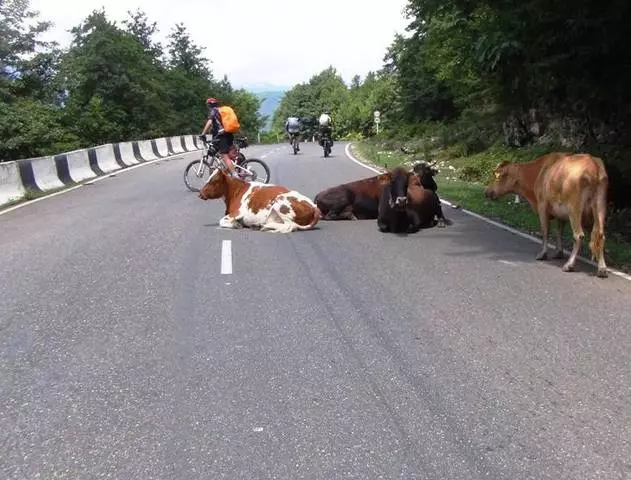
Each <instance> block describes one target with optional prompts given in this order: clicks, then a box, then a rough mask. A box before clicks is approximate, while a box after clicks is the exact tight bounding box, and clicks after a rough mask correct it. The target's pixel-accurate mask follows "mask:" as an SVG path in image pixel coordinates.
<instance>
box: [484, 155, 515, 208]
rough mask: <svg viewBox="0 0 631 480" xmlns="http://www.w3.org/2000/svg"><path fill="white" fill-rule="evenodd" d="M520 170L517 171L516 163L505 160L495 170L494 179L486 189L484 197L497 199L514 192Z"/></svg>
mask: <svg viewBox="0 0 631 480" xmlns="http://www.w3.org/2000/svg"><path fill="white" fill-rule="evenodd" d="M517 174H518V172H516V171H515V165H514V164H513V163H510V162H507V161H503V162H501V163H500V164H499V165H498V166H497V167H496V168H495V170H493V180H492V181H491V183H490V184H489V186H488V187H486V190H484V197H485V198H490V199H491V200H497V199H498V198H500V197H502V196H504V195H506V194H507V193H514V192H515V186H516V185H517V180H518V175H517Z"/></svg>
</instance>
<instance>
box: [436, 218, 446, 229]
mask: <svg viewBox="0 0 631 480" xmlns="http://www.w3.org/2000/svg"><path fill="white" fill-rule="evenodd" d="M436 226H437V227H438V228H445V227H446V226H447V225H446V224H445V221H444V220H442V219H441V220H438V225H436Z"/></svg>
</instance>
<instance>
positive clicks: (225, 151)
mask: <svg viewBox="0 0 631 480" xmlns="http://www.w3.org/2000/svg"><path fill="white" fill-rule="evenodd" d="M206 106H207V107H208V120H207V121H206V125H204V129H203V130H202V133H201V135H200V137H202V136H204V135H206V132H207V131H208V130H210V134H211V135H212V136H213V142H214V143H216V145H217V150H219V153H221V158H222V159H223V161H224V163H225V164H226V167H227V168H228V171H229V172H230V175H232V176H233V177H238V174H237V172H236V170H235V168H234V163H233V162H232V158H230V154H229V152H230V150H231V148H232V146H233V143H234V134H232V133H227V132H225V131H224V129H223V124H222V123H221V114H220V113H219V109H218V107H219V101H218V100H217V99H216V98H212V97H210V98H208V99H206Z"/></svg>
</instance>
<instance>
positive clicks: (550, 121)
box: [502, 108, 618, 149]
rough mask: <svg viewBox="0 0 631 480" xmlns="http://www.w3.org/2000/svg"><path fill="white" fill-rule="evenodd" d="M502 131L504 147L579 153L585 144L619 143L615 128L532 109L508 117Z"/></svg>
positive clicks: (583, 117)
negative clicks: (558, 147) (556, 148)
mask: <svg viewBox="0 0 631 480" xmlns="http://www.w3.org/2000/svg"><path fill="white" fill-rule="evenodd" d="M502 127H503V130H504V135H505V138H506V143H507V144H508V145H511V146H514V147H523V146H525V145H529V144H533V143H539V144H559V145H561V146H563V147H565V148H568V149H580V148H582V147H583V146H585V145H586V144H587V143H593V142H595V143H615V142H616V141H617V140H618V138H617V137H618V136H617V134H616V131H615V129H614V128H611V127H609V126H607V125H605V124H604V123H602V122H598V123H596V124H594V123H593V122H590V121H589V117H587V116H582V117H578V116H574V117H572V116H563V117H559V116H552V115H549V114H545V113H543V112H542V111H541V110H538V109H534V108H532V109H530V110H528V111H527V112H524V113H514V114H511V115H509V117H508V118H507V119H506V120H505V121H504V123H503V125H502Z"/></svg>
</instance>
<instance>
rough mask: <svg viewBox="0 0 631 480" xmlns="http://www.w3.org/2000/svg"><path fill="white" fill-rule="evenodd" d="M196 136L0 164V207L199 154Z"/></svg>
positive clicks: (100, 147) (108, 146)
mask: <svg viewBox="0 0 631 480" xmlns="http://www.w3.org/2000/svg"><path fill="white" fill-rule="evenodd" d="M202 148H203V145H202V144H201V142H200V141H199V140H198V138H197V135H182V136H178V137H167V138H154V139H151V140H137V141H133V142H122V143H108V144H107V145H99V146H97V147H91V148H85V149H82V150H75V151H73V152H66V153H61V154H59V155H51V156H48V157H38V158H25V159H22V160H15V161H11V162H0V205H4V204H7V203H9V202H13V201H17V200H20V199H21V198H22V197H24V195H25V194H26V192H27V191H28V190H31V191H35V192H38V193H41V192H46V191H49V190H57V189H60V188H64V187H71V186H73V185H77V184H78V183H81V182H84V181H86V180H90V179H92V178H96V177H100V176H103V175H108V174H110V173H112V172H115V171H117V170H121V169H124V168H128V167H131V166H134V165H138V164H139V163H144V162H149V161H151V160H157V159H159V158H166V157H170V156H173V155H179V154H182V153H187V152H194V151H197V150H201V149H202Z"/></svg>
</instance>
